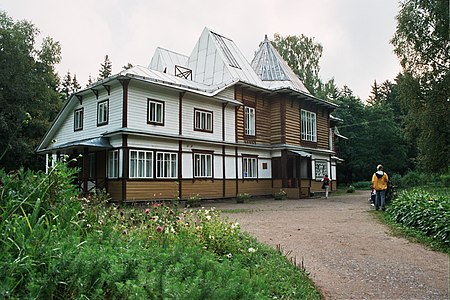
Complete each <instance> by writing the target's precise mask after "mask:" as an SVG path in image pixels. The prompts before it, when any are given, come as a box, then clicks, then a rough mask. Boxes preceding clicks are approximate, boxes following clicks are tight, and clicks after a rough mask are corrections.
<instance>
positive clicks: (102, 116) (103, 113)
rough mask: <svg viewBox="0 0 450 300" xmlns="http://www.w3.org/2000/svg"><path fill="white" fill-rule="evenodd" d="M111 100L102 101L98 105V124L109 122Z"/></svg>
mask: <svg viewBox="0 0 450 300" xmlns="http://www.w3.org/2000/svg"><path fill="white" fill-rule="evenodd" d="M108 114H109V100H105V101H101V102H99V103H98V105H97V126H100V125H106V124H108Z"/></svg>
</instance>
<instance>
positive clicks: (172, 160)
mask: <svg viewBox="0 0 450 300" xmlns="http://www.w3.org/2000/svg"><path fill="white" fill-rule="evenodd" d="M177 177H178V155H177V153H173V152H156V178H177Z"/></svg>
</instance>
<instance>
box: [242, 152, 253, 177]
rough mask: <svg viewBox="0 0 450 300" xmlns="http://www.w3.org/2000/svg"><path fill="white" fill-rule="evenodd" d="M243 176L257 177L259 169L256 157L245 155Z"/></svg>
mask: <svg viewBox="0 0 450 300" xmlns="http://www.w3.org/2000/svg"><path fill="white" fill-rule="evenodd" d="M242 161H243V166H242V170H243V177H244V178H256V177H257V169H256V166H257V165H256V157H243V158H242Z"/></svg>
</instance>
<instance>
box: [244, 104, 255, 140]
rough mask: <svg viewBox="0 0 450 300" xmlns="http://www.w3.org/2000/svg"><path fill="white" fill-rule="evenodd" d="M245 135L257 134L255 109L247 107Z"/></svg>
mask: <svg viewBox="0 0 450 300" xmlns="http://www.w3.org/2000/svg"><path fill="white" fill-rule="evenodd" d="M245 135H255V109H254V108H253V107H248V106H246V107H245Z"/></svg>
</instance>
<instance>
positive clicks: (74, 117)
mask: <svg viewBox="0 0 450 300" xmlns="http://www.w3.org/2000/svg"><path fill="white" fill-rule="evenodd" d="M77 115H81V117H80V118H77ZM77 120H79V121H80V123H81V125H80V126H79V127H77V124H78V122H77ZM83 124H84V107H82V108H78V109H75V110H74V111H73V131H81V130H83Z"/></svg>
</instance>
